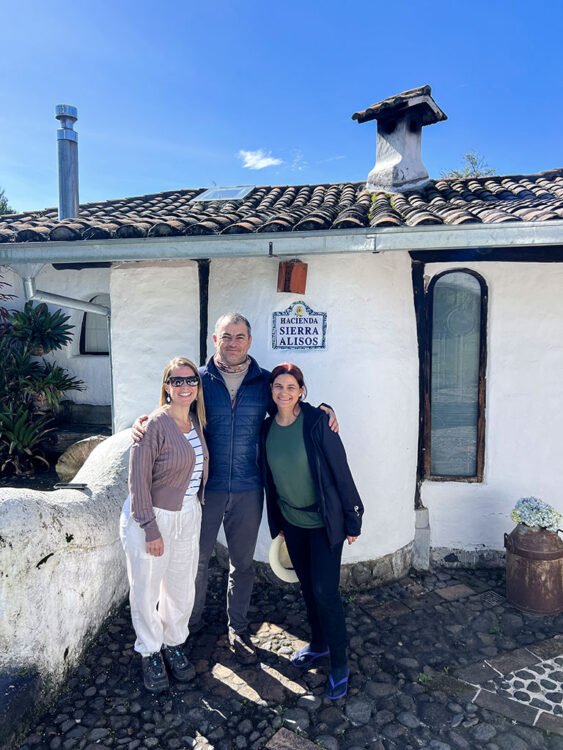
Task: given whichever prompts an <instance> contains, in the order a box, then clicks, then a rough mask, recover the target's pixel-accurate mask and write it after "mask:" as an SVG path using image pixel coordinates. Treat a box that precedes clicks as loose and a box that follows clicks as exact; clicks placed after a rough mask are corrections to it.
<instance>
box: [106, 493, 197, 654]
mask: <svg viewBox="0 0 563 750" xmlns="http://www.w3.org/2000/svg"><path fill="white" fill-rule="evenodd" d="M154 510H155V516H156V522H157V524H158V528H159V530H160V534H161V536H162V539H163V541H164V554H163V555H161V556H160V557H155V556H154V555H149V554H148V552H147V551H146V541H145V532H144V531H143V530H142V529H141V527H140V526H139V524H138V523H137V522H136V521H135V520H134V518H133V517H132V516H131V513H130V500H129V498H127V500H126V501H125V504H124V506H123V511H122V513H121V518H120V524H119V527H120V537H121V542H122V544H123V549H124V550H125V555H126V557H127V575H128V577H129V586H130V592H129V601H130V603H131V620H132V621H133V627H134V628H135V633H136V635H137V640H136V641H135V651H138V652H139V653H140V654H141V655H142V656H148V655H149V654H153V653H155V652H156V651H160V649H161V648H162V646H163V644H164V645H166V646H177V645H179V644H182V643H184V641H185V640H186V638H187V637H188V632H189V631H188V620H189V619H190V615H191V612H192V608H193V605H194V598H195V577H196V573H197V563H198V558H199V532H200V527H201V504H200V502H199V499H198V497H197V496H193V497H186V498H185V499H184V505H183V507H182V510H180V511H170V510H162V509H161V508H155V509H154ZM157 605H158V609H157Z"/></svg>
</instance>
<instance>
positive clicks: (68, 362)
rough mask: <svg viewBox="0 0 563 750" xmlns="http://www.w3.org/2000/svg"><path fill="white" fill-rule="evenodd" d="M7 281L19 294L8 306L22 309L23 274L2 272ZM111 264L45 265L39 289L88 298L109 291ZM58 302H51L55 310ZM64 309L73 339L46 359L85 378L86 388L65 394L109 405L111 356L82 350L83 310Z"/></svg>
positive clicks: (38, 282) (39, 280)
mask: <svg viewBox="0 0 563 750" xmlns="http://www.w3.org/2000/svg"><path fill="white" fill-rule="evenodd" d="M2 275H3V277H4V281H6V282H8V283H9V284H11V286H12V288H11V289H4V292H6V293H12V294H16V295H17V299H14V300H11V301H9V302H7V303H5V307H7V308H8V309H18V310H21V309H22V308H23V306H24V304H25V297H24V294H23V285H22V280H21V278H20V277H19V276H18V275H17V274H15V273H14V272H13V271H9V270H8V271H6V272H3V274H2ZM109 275H110V274H109V268H90V269H84V270H83V271H57V270H55V269H54V268H53V266H51V265H47V266H44V267H43V269H42V270H41V272H40V273H39V274H38V276H37V279H36V285H37V288H38V289H41V290H42V291H45V292H51V293H52V294H61V295H63V296H65V297H71V298H73V299H80V300H86V301H89V300H91V299H92V297H94V296H95V295H97V294H108V293H109ZM57 307H58V306H57V305H49V308H50V309H51V310H56V309H57ZM61 309H62V310H63V312H64V313H65V314H66V315H69V316H70V320H69V324H70V325H73V326H74V331H73V339H72V341H71V342H70V343H69V344H68V345H67V346H65V347H63V348H62V349H60V350H59V351H57V352H53V353H52V354H48V355H47V357H46V358H47V359H49V360H52V361H56V362H57V363H58V364H60V365H61V366H62V367H66V368H67V370H68V371H69V372H70V374H71V375H74V376H76V377H78V378H80V379H81V380H83V381H84V383H85V385H86V390H84V391H69V392H68V393H67V395H66V396H65V398H67V399H69V400H70V401H74V402H75V403H78V404H95V405H109V404H110V403H111V378H110V364H109V357H108V356H104V355H92V354H80V329H81V326H82V319H83V317H84V313H83V312H81V311H80V310H73V309H71V308H68V307H62V306H61Z"/></svg>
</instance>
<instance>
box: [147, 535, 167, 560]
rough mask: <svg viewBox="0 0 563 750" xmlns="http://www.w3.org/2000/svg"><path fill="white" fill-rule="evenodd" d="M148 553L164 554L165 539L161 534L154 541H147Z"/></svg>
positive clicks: (158, 555)
mask: <svg viewBox="0 0 563 750" xmlns="http://www.w3.org/2000/svg"><path fill="white" fill-rule="evenodd" d="M147 553H148V554H149V555H153V556H154V557H162V555H163V554H164V539H163V538H162V537H161V536H159V537H158V539H155V540H154V541H153V542H147Z"/></svg>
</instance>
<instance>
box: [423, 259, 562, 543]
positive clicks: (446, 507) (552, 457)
mask: <svg viewBox="0 0 563 750" xmlns="http://www.w3.org/2000/svg"><path fill="white" fill-rule="evenodd" d="M452 268H470V269H473V270H475V271H477V272H478V273H480V274H481V276H483V278H484V279H485V281H486V282H487V286H488V290H489V311H488V337H487V350H488V362H487V386H486V388H487V393H486V399H487V405H486V432H485V472H484V481H483V482H482V483H481V484H467V483H464V482H430V481H425V482H424V483H423V486H422V500H423V502H424V504H425V505H426V506H427V507H428V508H429V511H430V526H431V545H432V547H447V548H457V549H469V550H470V549H478V548H479V547H486V548H489V549H499V550H500V549H502V547H503V534H504V532H505V531H510V530H511V529H512V528H513V527H514V523H513V522H512V521H511V520H510V511H511V510H512V507H513V506H514V503H515V502H516V500H518V498H520V497H523V496H527V495H535V496H537V497H541V498H542V499H543V500H545V501H546V502H548V503H550V504H551V505H553V506H555V507H556V508H558V509H559V510H560V511H562V512H563V461H562V460H561V456H562V455H563V333H562V331H563V294H562V291H561V290H562V289H563V266H562V265H561V264H559V263H496V262H490V263H461V264H441V263H440V264H438V263H436V264H431V265H428V266H427V267H426V273H427V275H428V276H429V277H430V276H434V275H436V274H438V273H441V272H443V271H445V270H449V269H452Z"/></svg>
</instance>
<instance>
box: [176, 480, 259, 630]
mask: <svg viewBox="0 0 563 750" xmlns="http://www.w3.org/2000/svg"><path fill="white" fill-rule="evenodd" d="M263 504H264V492H263V490H261V489H260V490H254V491H250V492H236V493H231V494H229V493H228V492H206V493H205V504H204V506H203V508H202V510H203V513H202V516H201V534H200V537H199V564H198V570H197V577H196V582H195V602H194V608H193V611H192V616H191V617H190V623H191V625H192V626H193V625H194V624H197V623H199V622H200V620H201V618H202V615H203V609H204V606H205V597H206V594H207V579H208V574H209V561H210V559H211V555H212V554H213V550H214V549H215V542H216V541H217V534H218V533H219V529H220V528H221V524H223V529H224V530H225V537H226V539H227V549H228V550H229V563H230V566H229V583H228V587H227V615H228V618H229V626H230V627H231V628H233V629H234V630H236V631H237V632H244V631H245V630H246V629H247V627H248V619H247V614H248V608H249V606H250V596H251V594H252V585H253V583H254V550H255V548H256V540H257V538H258V529H259V528H260V519H261V518H262V506H263Z"/></svg>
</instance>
